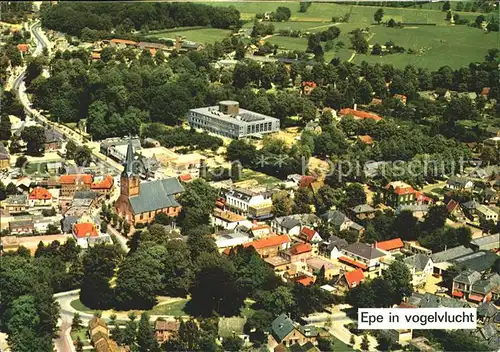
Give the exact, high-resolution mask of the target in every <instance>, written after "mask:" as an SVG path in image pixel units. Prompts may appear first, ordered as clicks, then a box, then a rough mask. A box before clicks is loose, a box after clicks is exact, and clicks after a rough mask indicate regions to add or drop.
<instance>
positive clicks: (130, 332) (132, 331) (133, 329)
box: [122, 312, 137, 346]
mask: <svg viewBox="0 0 500 352" xmlns="http://www.w3.org/2000/svg"><path fill="white" fill-rule="evenodd" d="M128 318H129V321H127V324H126V325H125V329H124V330H123V333H122V335H123V343H124V344H126V345H129V346H132V345H134V344H135V341H136V339H137V323H136V322H135V319H136V315H135V313H134V312H131V313H129V314H128Z"/></svg>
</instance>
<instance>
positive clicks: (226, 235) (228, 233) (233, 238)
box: [213, 226, 253, 249]
mask: <svg viewBox="0 0 500 352" xmlns="http://www.w3.org/2000/svg"><path fill="white" fill-rule="evenodd" d="M240 227H242V226H237V227H236V228H234V229H232V230H223V231H219V232H217V233H215V234H214V236H213V238H214V241H215V244H216V246H217V248H222V249H224V248H228V247H229V248H232V247H236V246H239V245H242V244H245V243H248V242H251V241H252V240H253V239H252V237H251V236H250V235H249V233H248V231H245V230H248V229H247V228H245V230H243V229H240ZM243 227H244V226H243Z"/></svg>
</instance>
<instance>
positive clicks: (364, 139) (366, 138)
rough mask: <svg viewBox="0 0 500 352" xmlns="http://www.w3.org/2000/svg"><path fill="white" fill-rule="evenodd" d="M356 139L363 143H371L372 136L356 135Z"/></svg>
mask: <svg viewBox="0 0 500 352" xmlns="http://www.w3.org/2000/svg"><path fill="white" fill-rule="evenodd" d="M358 139H359V140H360V141H361V142H363V143H364V144H373V138H372V137H371V136H369V135H364V136H358Z"/></svg>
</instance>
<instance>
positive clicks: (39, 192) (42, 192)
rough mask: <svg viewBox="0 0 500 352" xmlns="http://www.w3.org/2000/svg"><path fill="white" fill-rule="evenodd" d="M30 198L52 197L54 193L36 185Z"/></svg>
mask: <svg viewBox="0 0 500 352" xmlns="http://www.w3.org/2000/svg"><path fill="white" fill-rule="evenodd" d="M29 198H30V199H36V200H46V199H52V194H50V192H49V191H47V190H46V189H45V188H43V187H35V188H33V190H32V191H31V193H30V197H29Z"/></svg>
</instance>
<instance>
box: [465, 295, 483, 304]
mask: <svg viewBox="0 0 500 352" xmlns="http://www.w3.org/2000/svg"><path fill="white" fill-rule="evenodd" d="M483 298H484V297H483V296H481V295H474V294H470V295H469V299H470V300H471V301H475V302H481V301H482V300H483Z"/></svg>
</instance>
